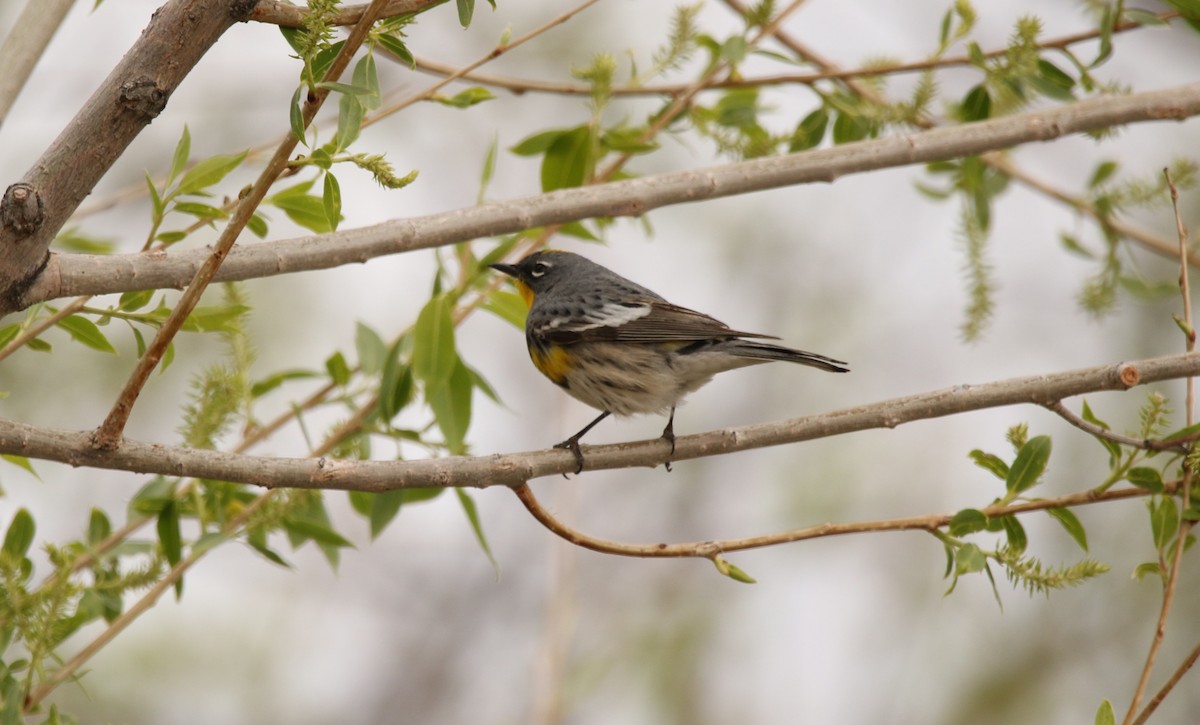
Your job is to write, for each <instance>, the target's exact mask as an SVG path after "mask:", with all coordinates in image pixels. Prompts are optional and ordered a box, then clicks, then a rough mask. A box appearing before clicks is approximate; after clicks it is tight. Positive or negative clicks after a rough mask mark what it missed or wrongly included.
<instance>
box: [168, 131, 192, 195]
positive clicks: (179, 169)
mask: <svg viewBox="0 0 1200 725" xmlns="http://www.w3.org/2000/svg"><path fill="white" fill-rule="evenodd" d="M191 153H192V134H191V133H190V132H189V131H188V127H187V124H186V123H185V124H183V133H182V134H180V136H179V143H177V144H175V155H174V156H173V157H172V158H171V171H170V173H168V174H167V186H170V185H171V183H172V182H174V181H175V179H176V178H178V177H179V174H181V173H183V168H184V167H185V166H187V162H188V157H189V156H190V155H191Z"/></svg>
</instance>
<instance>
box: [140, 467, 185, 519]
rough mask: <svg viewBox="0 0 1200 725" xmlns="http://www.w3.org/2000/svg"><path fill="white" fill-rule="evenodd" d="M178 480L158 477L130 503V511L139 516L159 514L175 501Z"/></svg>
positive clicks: (144, 487)
mask: <svg viewBox="0 0 1200 725" xmlns="http://www.w3.org/2000/svg"><path fill="white" fill-rule="evenodd" d="M178 484H179V481H178V479H174V478H165V477H163V476H156V477H155V478H154V479H152V480H151V481H150V482H149V483H147V484H146V485H145V486H142V488H141V490H139V491H138V492H137V493H136V494H134V496H133V500H131V501H130V502H129V510H130V511H132V512H134V513H138V514H157V513H158V512H160V511H162V510H163V507H164V506H166V505H167V504H169V503H171V502H173V501H174V500H175V489H176V487H177V486H178Z"/></svg>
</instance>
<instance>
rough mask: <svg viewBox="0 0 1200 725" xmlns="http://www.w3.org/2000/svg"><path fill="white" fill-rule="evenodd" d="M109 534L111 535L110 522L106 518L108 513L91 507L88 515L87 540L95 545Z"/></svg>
mask: <svg viewBox="0 0 1200 725" xmlns="http://www.w3.org/2000/svg"><path fill="white" fill-rule="evenodd" d="M109 536H112V523H111V522H109V520H108V514H106V513H104V511H103V510H101V509H98V508H93V509H92V512H91V514H90V515H89V516H88V527H87V542H88V543H89V544H91V545H92V546H95V545H96V544H99V543H100V542H101V541H104V540H105V539H107V538H108V537H109Z"/></svg>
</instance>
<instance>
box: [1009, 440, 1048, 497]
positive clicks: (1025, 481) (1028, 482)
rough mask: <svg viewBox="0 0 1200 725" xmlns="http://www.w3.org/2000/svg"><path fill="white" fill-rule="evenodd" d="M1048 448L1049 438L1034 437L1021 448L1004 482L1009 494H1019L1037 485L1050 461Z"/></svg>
mask: <svg viewBox="0 0 1200 725" xmlns="http://www.w3.org/2000/svg"><path fill="white" fill-rule="evenodd" d="M1050 447H1051V446H1050V437H1049V436H1036V437H1034V438H1031V439H1030V440H1029V441H1027V442H1026V443H1025V445H1023V446H1021V450H1019V451H1018V452H1017V458H1016V460H1014V461H1013V464H1012V467H1011V468H1010V469H1009V472H1008V477H1007V479H1006V480H1005V484H1004V485H1005V488H1007V489H1008V491H1009V493H1014V494H1016V493H1021V492H1022V491H1026V490H1028V489H1030V488H1032V487H1033V486H1034V485H1035V484H1037V482H1038V479H1040V478H1041V477H1042V474H1043V473H1044V472H1045V471H1046V464H1047V463H1048V462H1049V461H1050Z"/></svg>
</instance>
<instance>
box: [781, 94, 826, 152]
mask: <svg viewBox="0 0 1200 725" xmlns="http://www.w3.org/2000/svg"><path fill="white" fill-rule="evenodd" d="M828 127H829V111H828V109H826V108H825V107H824V106H822V107H820V108H818V109H817V110H815V111H813V112H812V113H810V114H808V115H807V116H805V117H804V119H803V120H802V121H800V125H799V126H796V131H795V132H794V133H793V134H792V140H791V143H789V144H788V153H792V154H794V153H796V152H797V151H807V150H808V149H811V148H813V147H814V146H816V145H818V144H820V143H821V140H822V139H823V138H825V129H826V128H828Z"/></svg>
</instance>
